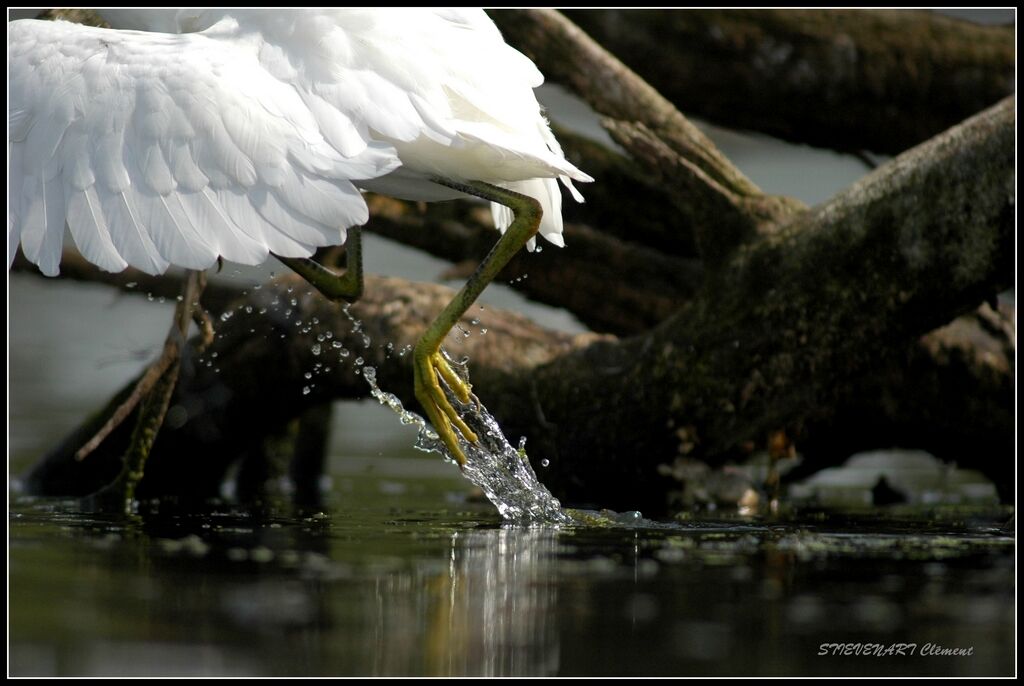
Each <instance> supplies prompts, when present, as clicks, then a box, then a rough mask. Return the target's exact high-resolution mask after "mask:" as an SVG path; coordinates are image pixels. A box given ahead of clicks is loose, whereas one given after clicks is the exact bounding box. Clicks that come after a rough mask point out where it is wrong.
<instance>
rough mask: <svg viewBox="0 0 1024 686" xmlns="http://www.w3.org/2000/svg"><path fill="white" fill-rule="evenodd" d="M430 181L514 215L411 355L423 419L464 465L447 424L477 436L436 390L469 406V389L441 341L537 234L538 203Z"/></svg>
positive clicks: (468, 184) (481, 187) (479, 186)
mask: <svg viewBox="0 0 1024 686" xmlns="http://www.w3.org/2000/svg"><path fill="white" fill-rule="evenodd" d="M434 181H435V182H436V183H440V184H442V185H445V186H448V187H449V188H454V189H455V190H458V191H462V192H464V193H468V194H470V195H475V196H477V197H479V198H483V199H484V200H489V201H491V202H497V203H500V204H502V205H505V206H507V207H509V208H510V209H511V210H512V212H513V213H514V214H515V220H514V221H513V222H512V225H511V226H510V227H509V228H508V230H507V231H505V235H503V236H502V237H501V238H500V239H499V240H498V242H497V243H496V244H495V246H494V247H493V248H492V249H491V252H490V253H488V255H487V257H485V258H484V260H483V261H482V262H481V263H480V265H479V266H478V267H477V269H476V271H475V272H474V273H473V275H472V276H470V277H469V280H468V281H466V285H465V286H463V287H462V290H460V291H459V292H458V294H457V295H456V296H455V298H454V299H453V300H452V301H451V302H450V303H448V306H447V307H445V308H444V310H442V311H441V314H439V315H438V316H437V319H435V320H434V322H433V323H432V324H431V325H430V327H429V328H428V329H427V331H426V333H424V334H423V337H422V338H421V339H420V341H419V343H417V344H416V350H415V352H414V353H413V365H414V381H415V392H416V398H417V399H418V400H419V401H420V404H421V405H423V408H424V409H425V410H426V412H427V416H428V418H429V419H430V421H431V423H432V424H433V425H434V427H435V428H436V429H437V433H438V435H439V436H440V437H441V440H442V441H444V444H445V445H446V446H447V447H448V450H449V451H450V452H451V454H452V456H453V457H454V458H455V459H456V461H458V463H459V464H460V465H464V464H465V463H466V456H465V454H464V453H463V452H462V449H461V448H460V447H459V442H458V440H457V438H456V436H455V431H454V429H453V426H454V428H456V429H458V430H459V432H460V433H461V434H462V435H463V436H464V437H465V438H466V439H467V440H469V441H471V442H473V443H475V442H476V441H477V436H476V434H475V433H473V431H472V430H470V428H469V427H468V426H466V424H465V422H463V421H462V418H461V417H459V414H458V412H456V411H455V408H454V407H452V405H451V403H450V402H448V398H447V397H446V396H445V394H444V390H443V389H442V388H441V383H440V379H444V381H445V383H446V384H447V385H448V387H449V388H451V390H452V391H453V392H454V394H455V396H456V397H457V398H458V399H459V400H460V401H462V402H469V397H470V388H469V386H468V385H467V384H466V383H464V382H463V381H462V379H461V378H459V376H458V375H457V374H456V373H455V371H454V370H453V369H452V368H451V366H450V365H449V364H448V362H447V361H446V360H445V359H444V355H442V354H441V343H442V342H443V341H444V339H445V336H447V335H448V332H449V331H451V329H452V327H453V326H455V324H456V322H458V321H459V319H460V318H461V317H462V315H463V314H465V312H466V310H468V309H469V306H470V305H472V304H473V302H474V301H475V300H476V299H477V297H478V296H479V295H480V293H481V292H483V290H484V288H486V287H487V284H489V283H490V282H491V281H493V280H494V278H495V277H496V276H497V275H498V272H500V271H501V270H502V268H503V267H504V266H505V265H506V264H508V261H509V260H510V259H512V256H513V255H515V254H516V253H517V252H519V250H520V249H521V248H522V247H523V246H524V245H526V242H527V241H529V240H530V239H531V238H533V236H534V235H535V234H536V233H537V229H538V228H539V227H540V219H541V214H542V211H541V208H540V203H538V202H537V201H536V200H535V199H533V198H531V197H529V196H527V195H523V194H522V193H516V192H514V191H510V190H506V189H504V188H499V187H498V186H493V185H491V184H489V183H483V182H481V181H465V182H459V181H451V180H449V179H440V178H435V179H434Z"/></svg>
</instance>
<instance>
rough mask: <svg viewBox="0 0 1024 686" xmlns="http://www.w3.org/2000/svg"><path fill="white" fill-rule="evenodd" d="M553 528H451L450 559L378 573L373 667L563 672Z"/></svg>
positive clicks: (458, 672)
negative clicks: (436, 565)
mask: <svg viewBox="0 0 1024 686" xmlns="http://www.w3.org/2000/svg"><path fill="white" fill-rule="evenodd" d="M556 534H557V532H556V531H555V530H553V529H550V528H548V529H523V528H503V529H489V530H480V531H464V532H455V533H452V534H451V538H450V548H449V551H448V560H447V565H445V566H444V567H443V568H433V567H434V564H426V565H421V566H419V568H416V569H411V570H408V569H407V570H401V571H398V572H394V573H391V574H387V575H385V576H383V577H381V578H380V579H378V580H377V582H376V585H375V589H374V593H373V596H372V597H370V598H368V599H367V601H366V602H367V603H369V604H371V605H372V607H368V608H367V615H369V616H372V617H374V618H375V621H374V636H373V644H372V645H371V646H368V647H369V648H370V651H369V655H372V657H370V658H369V659H370V660H371V662H372V669H370V670H369V671H370V672H371V673H373V674H377V675H384V674H424V675H431V676H466V675H478V676H539V675H550V674H556V673H557V671H558V648H559V646H558V631H557V629H558V625H557V616H556V605H557V597H558V590H557V586H556V583H555V581H556V579H555V576H556V571H555V565H554V559H555V555H554V552H555V548H556Z"/></svg>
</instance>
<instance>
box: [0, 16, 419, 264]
mask: <svg viewBox="0 0 1024 686" xmlns="http://www.w3.org/2000/svg"><path fill="white" fill-rule="evenodd" d="M232 27H236V24H234V23H233V22H232V23H231V25H230V26H226V27H219V25H218V26H214V27H211V29H210V30H209V31H207V32H204V33H192V34H180V35H176V34H162V33H143V32H135V31H113V30H107V29H98V28H91V27H85V26H80V25H77V24H70V23H67V22H43V21H34V20H22V21H16V22H11V23H10V24H8V89H9V99H8V131H9V139H8V140H9V143H8V193H9V205H8V262H10V260H11V259H12V254H13V250H12V248H14V247H16V246H17V245H18V244H19V243H20V244H21V247H22V249H23V251H24V253H25V255H26V256H27V257H28V258H29V259H30V260H32V261H33V262H35V263H37V264H38V265H39V266H40V268H41V270H42V271H43V272H44V273H46V274H51V275H52V274H56V273H57V271H58V265H59V261H60V253H61V245H62V242H63V236H64V227H65V221H66V222H67V225H68V226H69V227H70V229H71V233H72V236H73V237H74V239H75V242H76V244H77V245H78V247H79V249H80V250H81V251H82V253H83V255H84V256H85V257H86V258H87V259H89V260H90V261H92V262H94V263H95V264H97V265H99V266H100V267H102V268H104V269H108V270H111V271H118V270H120V269H123V268H124V267H125V266H128V265H131V266H133V267H136V268H139V269H141V270H143V271H146V272H148V273H152V274H156V273H160V272H163V271H164V270H165V269H166V268H167V267H168V265H169V264H176V265H179V266H183V267H189V268H195V269H201V268H205V267H208V266H210V265H211V264H212V263H213V262H214V261H215V260H216V258H217V257H218V256H222V257H224V258H226V259H229V260H232V261H236V262H241V263H245V264H256V263H259V262H261V261H263V260H264V259H266V257H267V253H268V251H273V252H276V253H279V254H281V255H285V256H290V257H297V256H305V255H309V254H310V253H311V252H312V251H313V250H314V249H315V248H316V247H318V246H322V245H331V244H337V243H341V242H343V241H344V237H345V233H344V229H345V228H346V227H348V226H353V225H356V224H362V223H363V222H365V221H366V219H367V216H368V215H367V208H366V204H365V202H364V201H363V199H362V196H361V194H360V192H359V190H358V189H357V188H356V187H355V186H354V185H353V184H352V183H351V181H353V180H361V179H372V178H375V177H377V176H381V175H383V174H386V173H388V172H390V171H392V170H393V169H395V168H396V167H397V166H398V165H399V164H400V163H399V161H398V158H397V157H396V155H395V151H394V150H393V148H392V147H391V146H390V145H389V144H387V143H386V142H381V141H374V140H370V139H369V138H366V139H364V140H362V141H354V140H353V136H355V135H357V134H358V132H357V131H356V128H355V127H354V126H352V125H351V122H349V123H347V124H346V123H345V122H343V121H337V122H335V124H334V128H335V129H339V130H340V129H344V130H345V131H346V132H347V133H346V135H347V136H348V142H347V144H346V146H341V145H338V144H336V142H333V143H332V142H331V141H329V140H327V139H326V138H325V137H324V135H323V134H322V131H321V123H320V122H318V119H317V115H316V113H314V112H312V111H311V110H310V107H309V106H308V105H307V104H306V102H305V101H304V100H303V98H302V97H301V96H300V95H299V93H298V91H297V89H296V87H295V84H294V83H292V82H289V81H287V80H282V79H281V78H278V77H277V76H275V75H274V74H272V73H271V71H269V70H268V69H267V68H265V67H264V66H263V63H262V62H261V55H260V49H259V48H260V46H259V45H257V44H254V43H253V42H252V41H248V42H247V41H245V40H242V39H241V38H240V36H239V35H238V34H237V32H232V31H231V28H232ZM353 132H355V133H353ZM335 138H338V136H336V137H335ZM343 147H344V149H342V148H343Z"/></svg>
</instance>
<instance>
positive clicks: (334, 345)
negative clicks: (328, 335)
mask: <svg viewBox="0 0 1024 686" xmlns="http://www.w3.org/2000/svg"><path fill="white" fill-rule="evenodd" d="M341 345H342V343H341V341H334V342H333V343H331V347H332V348H334V349H335V350H337V349H338V348H340V347H341Z"/></svg>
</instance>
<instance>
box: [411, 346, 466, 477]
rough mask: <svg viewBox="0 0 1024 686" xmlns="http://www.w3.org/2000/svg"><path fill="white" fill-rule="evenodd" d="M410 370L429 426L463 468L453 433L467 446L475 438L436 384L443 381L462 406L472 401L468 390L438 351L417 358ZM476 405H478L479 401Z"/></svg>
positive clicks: (463, 459)
mask: <svg viewBox="0 0 1024 686" xmlns="http://www.w3.org/2000/svg"><path fill="white" fill-rule="evenodd" d="M414 366H415V376H414V379H415V392H416V398H417V399H418V400H419V401H420V404H421V405H423V409H424V410H426V412H427V418H428V419H430V423H431V424H433V425H434V428H435V429H437V435H438V437H439V438H440V439H441V441H442V442H443V443H444V444H445V447H447V448H448V451H449V452H450V453H451V455H452V457H454V458H455V461H456V462H458V463H459V466H460V467H463V466H465V464H466V454H465V453H464V452H463V451H462V448H461V447H460V446H459V439H458V436H456V434H455V429H458V431H459V433H461V434H462V435H463V437H464V438H465V439H466V440H468V441H469V442H471V443H476V442H477V440H478V439H477V435H476V433H474V432H473V430H472V429H470V428H469V427H468V426H467V425H466V423H465V422H464V421H463V420H462V417H460V416H459V413H458V411H457V410H456V409H455V408H454V407H453V406H452V404H451V403H450V402H449V401H448V397H447V396H446V395H445V392H444V388H442V387H441V382H440V380H441V379H443V380H444V382H445V384H446V385H447V386H448V388H449V389H451V391H452V394H453V395H454V396H455V397H456V398H458V400H459V402H462V403H469V402H470V401H471V400H474V399H475V396H474V395H473V394H472V392H471V388H472V387H471V386H470V385H469V384H468V383H467V382H466V381H464V380H463V379H462V377H460V376H459V375H458V374H456V373H455V370H454V369H452V367H451V365H450V364H449V363H448V360H446V359H445V357H444V355H442V354H441V352H440V351H439V350H435V351H434V352H432V353H427V354H424V355H417V357H416V359H415V362H414ZM477 402H478V403H479V401H477Z"/></svg>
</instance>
